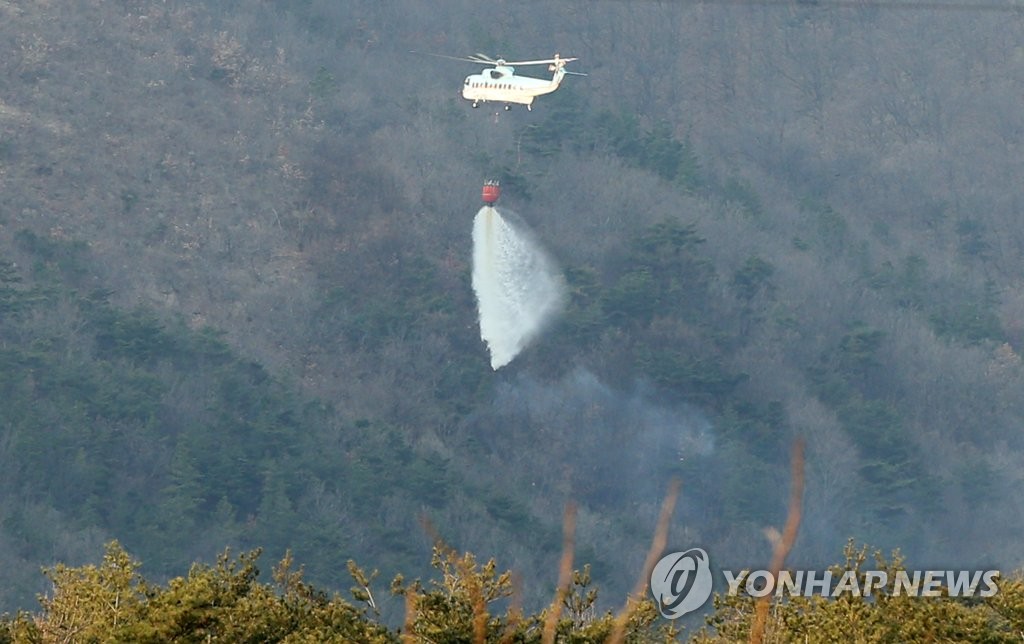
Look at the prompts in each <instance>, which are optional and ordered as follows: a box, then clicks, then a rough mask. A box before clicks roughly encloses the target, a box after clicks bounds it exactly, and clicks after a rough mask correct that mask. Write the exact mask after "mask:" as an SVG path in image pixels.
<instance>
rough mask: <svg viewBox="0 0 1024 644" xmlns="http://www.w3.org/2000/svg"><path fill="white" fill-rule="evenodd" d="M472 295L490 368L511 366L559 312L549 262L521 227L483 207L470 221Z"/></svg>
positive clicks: (558, 280)
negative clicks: (474, 298)
mask: <svg viewBox="0 0 1024 644" xmlns="http://www.w3.org/2000/svg"><path fill="white" fill-rule="evenodd" d="M473 292H474V293H476V299H477V306H478V309H479V312H480V337H481V338H482V339H483V341H484V342H486V343H487V348H488V349H489V350H490V352H491V368H493V369H495V370H498V369H500V368H501V367H504V366H505V365H507V364H508V363H509V362H511V361H512V360H513V359H514V358H515V357H516V356H517V355H519V352H520V351H522V350H523V349H524V348H525V347H526V346H527V345H528V344H529V343H530V341H531V340H533V339H534V338H535V337H536V336H537V334H539V333H540V332H541V331H542V330H543V329H544V326H545V324H547V323H548V322H549V321H550V320H551V319H552V317H553V316H554V315H555V314H557V313H558V312H559V311H560V310H561V309H562V304H563V301H564V294H565V286H564V282H563V279H562V276H561V274H560V273H559V272H558V270H557V268H556V266H555V264H554V262H553V261H552V260H551V259H550V258H549V257H548V256H547V254H546V253H545V252H544V250H543V249H542V248H541V247H540V246H539V245H538V244H537V243H536V242H535V241H534V240H533V236H532V235H531V234H530V231H529V230H528V229H527V228H526V227H525V225H523V224H519V223H515V224H514V223H512V222H511V221H509V220H508V219H507V218H506V217H503V216H502V215H501V213H499V212H498V210H497V209H496V208H493V207H491V206H484V207H483V208H481V209H480V211H479V212H478V213H477V214H476V219H474V221H473Z"/></svg>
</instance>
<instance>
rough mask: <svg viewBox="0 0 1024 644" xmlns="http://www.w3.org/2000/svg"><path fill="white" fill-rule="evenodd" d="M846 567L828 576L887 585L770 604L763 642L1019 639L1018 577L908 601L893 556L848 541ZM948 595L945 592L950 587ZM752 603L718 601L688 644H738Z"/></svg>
mask: <svg viewBox="0 0 1024 644" xmlns="http://www.w3.org/2000/svg"><path fill="white" fill-rule="evenodd" d="M844 555H845V562H844V563H843V564H842V565H836V566H834V567H833V568H832V573H833V578H834V579H838V577H839V576H840V575H842V574H843V573H844V572H845V571H847V570H850V571H854V574H855V575H856V579H857V584H858V588H864V587H865V585H866V577H865V572H866V571H868V570H872V571H885V572H886V574H887V584H886V585H885V586H883V587H881V588H877V589H876V590H875V591H874V592H873V593H871V594H870V595H868V594H864V593H843V594H842V595H840V596H839V597H836V598H833V599H825V598H823V597H820V596H815V597H793V598H787V599H785V600H781V601H779V600H776V601H772V604H771V608H770V610H769V612H768V615H769V617H768V620H767V624H766V626H765V629H764V631H763V633H762V635H763V639H762V640H761V641H763V642H765V643H775V642H807V641H812V642H818V641H836V640H842V641H851V642H889V641H908V642H911V641H912V642H953V641H955V642H966V641H971V642H1011V641H1017V640H1018V639H1019V637H1020V636H1019V633H1020V624H1021V619H1020V618H1021V615H1022V613H1021V610H1020V609H1021V606H1024V592H1022V591H1024V586H1022V584H1021V582H1020V580H1019V579H1003V580H1000V581H999V592H998V593H997V594H995V595H994V596H992V597H988V598H985V599H982V600H977V599H968V598H959V597H950V596H949V595H948V592H944V593H943V594H942V595H941V596H938V597H913V596H909V595H908V594H907V593H905V592H904V593H902V594H900V593H896V592H895V584H896V573H897V572H898V571H902V570H906V567H905V564H904V560H903V558H902V557H901V556H900V554H899V552H898V551H896V552H894V553H893V554H892V556H891V558H889V559H886V558H885V557H884V556H883V555H882V553H881V552H880V551H875V552H874V554H873V556H871V563H870V564H869V563H867V562H868V560H869V553H868V549H867V547H866V546H864V547H861V548H856V547H855V546H854V544H853V542H852V541H851V542H849V543H848V544H847V546H846V548H845V550H844ZM947 590H948V589H947ZM756 602H757V600H756V599H754V598H753V597H750V596H748V595H746V594H745V593H740V594H738V595H736V596H716V597H715V600H714V605H715V612H714V614H713V615H711V616H710V617H709V618H708V620H707V622H708V627H707V628H705V629H703V630H702V631H701V632H700V633H698V634H697V636H696V637H695V638H694V639H693V640H692V641H694V642H698V643H703V644H707V643H710V642H735V641H747V640H749V639H750V634H751V628H752V625H753V622H754V619H753V616H754V606H755V604H756Z"/></svg>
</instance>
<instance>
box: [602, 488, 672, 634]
mask: <svg viewBox="0 0 1024 644" xmlns="http://www.w3.org/2000/svg"><path fill="white" fill-rule="evenodd" d="M681 486H682V483H681V482H680V481H679V479H672V482H671V483H669V486H668V493H666V494H665V500H664V501H662V503H661V514H660V516H659V517H658V526H657V527H656V528H655V530H654V538H653V539H652V540H651V547H650V549H649V550H648V551H647V559H645V560H644V569H643V570H642V571H641V572H640V578H639V579H637V581H636V586H634V587H633V593H632V594H631V595H630V596H629V597H627V598H626V605H625V606H623V607H622V610H621V611H620V612H619V614H618V615H617V616H616V617H615V627H614V628H613V629H612V634H611V635H609V636H608V639H607V640H606V642H607V643H608V644H621V643H622V641H623V640H624V639H625V637H626V624H627V623H628V622H629V617H630V615H631V614H632V613H633V607H634V606H635V605H636V602H638V601H639V600H640V599H641V598H642V597H643V596H644V592H645V591H646V590H647V583H648V580H649V579H650V578H651V571H652V570H654V564H656V563H657V562H658V557H660V556H661V553H662V552H664V551H665V544H667V543H668V527H669V523H670V522H671V521H672V514H673V513H674V512H675V509H676V500H677V499H678V498H679V489H680V487H681Z"/></svg>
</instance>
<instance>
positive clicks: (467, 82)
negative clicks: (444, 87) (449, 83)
mask: <svg viewBox="0 0 1024 644" xmlns="http://www.w3.org/2000/svg"><path fill="white" fill-rule="evenodd" d="M469 78H470V77H469V76H466V82H465V83H463V84H464V85H469Z"/></svg>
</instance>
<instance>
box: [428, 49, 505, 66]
mask: <svg viewBox="0 0 1024 644" xmlns="http://www.w3.org/2000/svg"><path fill="white" fill-rule="evenodd" d="M409 53H410V54H416V55H417V56H433V57H434V58H446V59H448V60H461V61H462V62H466V63H476V64H477V65H492V64H494V63H493V61H490V60H477V59H476V58H462V57H459V56H445V55H444V54H432V53H430V52H429V51H410V52H409Z"/></svg>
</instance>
